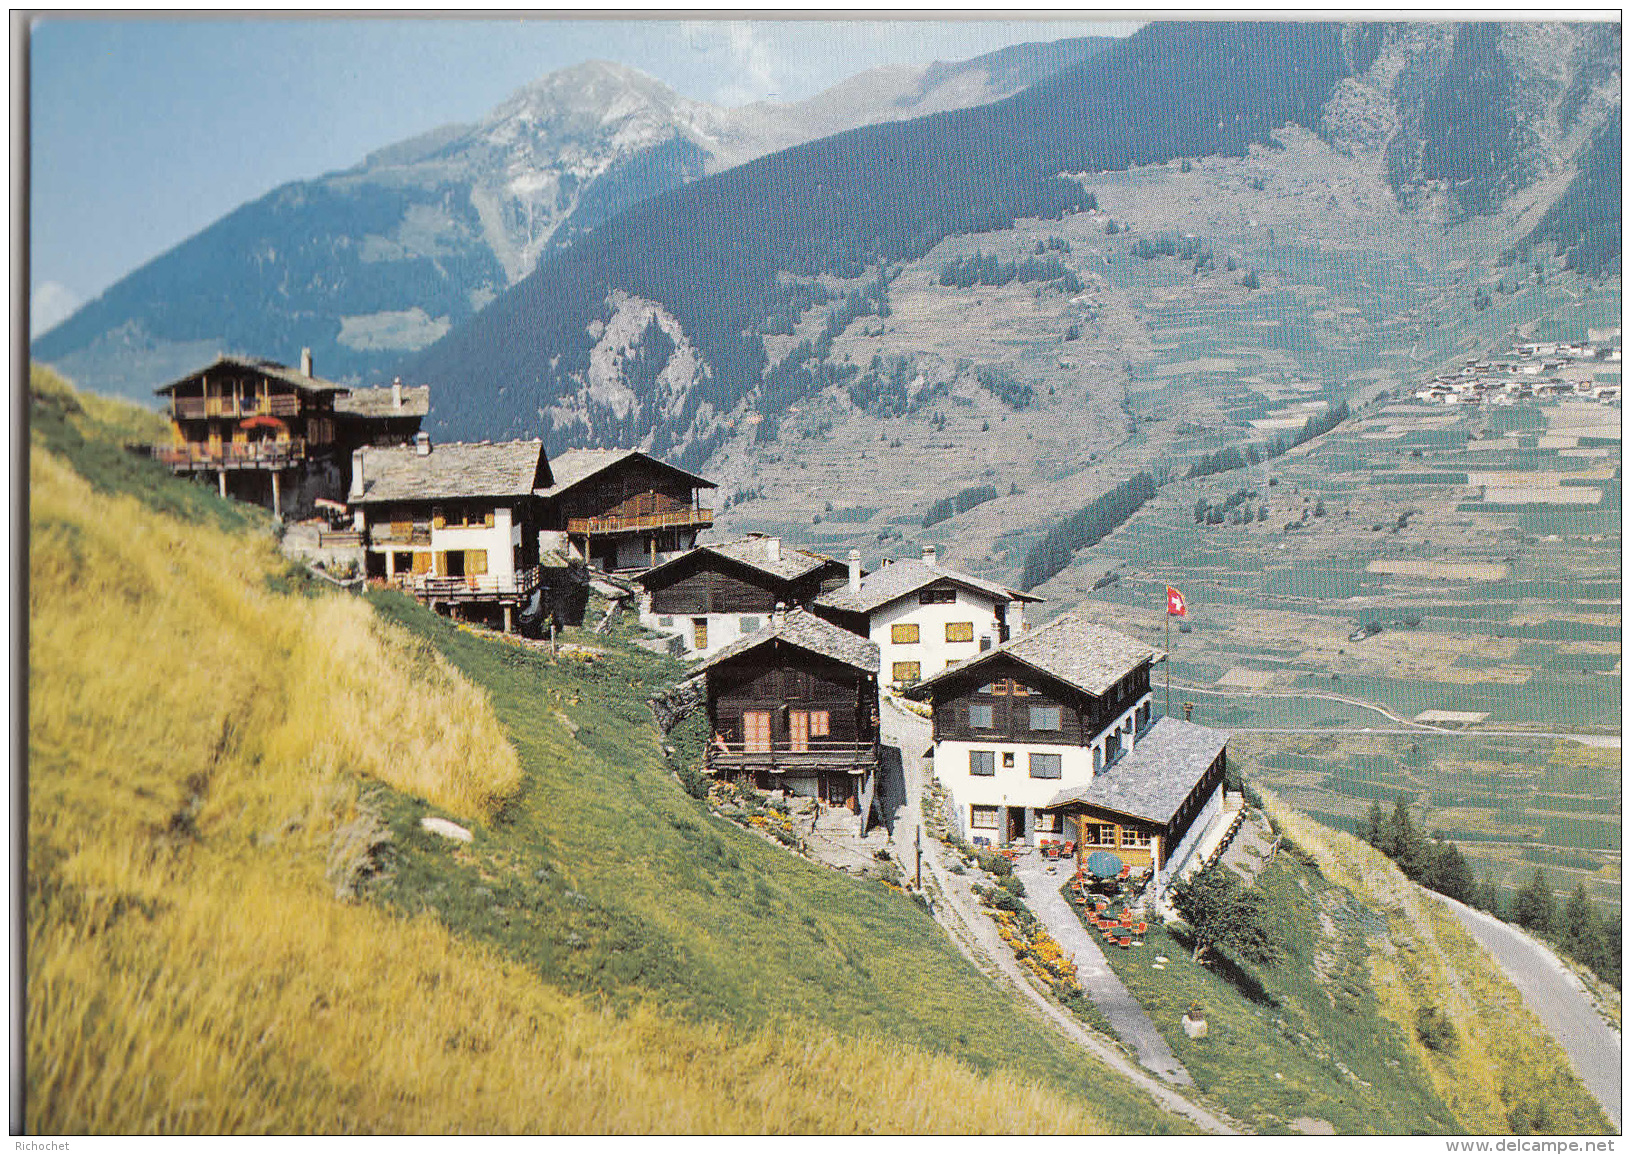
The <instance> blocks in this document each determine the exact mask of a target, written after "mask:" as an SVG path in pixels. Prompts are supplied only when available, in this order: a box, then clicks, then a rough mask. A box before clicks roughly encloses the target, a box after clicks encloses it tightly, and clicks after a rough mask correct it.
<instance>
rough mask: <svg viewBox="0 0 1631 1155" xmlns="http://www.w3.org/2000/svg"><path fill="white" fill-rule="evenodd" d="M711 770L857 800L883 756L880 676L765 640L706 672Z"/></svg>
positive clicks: (843, 801) (767, 784) (845, 800)
mask: <svg viewBox="0 0 1631 1155" xmlns="http://www.w3.org/2000/svg"><path fill="white" fill-rule="evenodd" d="M707 680H708V681H707V686H708V725H709V734H710V738H709V743H708V767H709V769H710V770H711V771H713V772H714V773H717V774H722V775H725V776H727V777H741V776H745V777H750V778H752V779H753V781H754V782H755V784H756V785H758V786H759V787H760V788H762V789H767V788H775V787H782V788H785V789H789V790H792V791H793V792H795V793H802V794H814V795H816V796H818V797H820V798H822V799H823V800H825V801H828V802H832V803H836V804H849V803H851V802H854V801H858V800H859V798H860V796H861V793H862V791H863V789H864V788H865V786H866V782H867V779H868V778H869V776H870V775H871V774H872V773H873V772H874V771H875V770H876V769H877V765H878V759H879V755H880V748H879V726H878V682H877V676H876V675H875V674H872V673H868V672H867V671H865V670H863V669H860V668H858V667H856V666H854V665H851V664H848V663H845V662H841V661H836V660H834V659H832V658H828V657H825V656H823V655H820V654H816V653H812V652H810V651H809V650H806V649H803V648H801V647H799V646H796V645H793V644H790V643H788V642H786V641H783V640H781V639H772V640H770V641H767V642H766V643H765V644H762V645H757V646H753V647H752V648H750V649H747V650H746V651H744V652H742V653H738V654H735V655H733V656H729V657H726V658H724V659H722V660H721V661H719V662H718V663H717V664H715V665H713V666H711V667H710V668H709V669H708V671H707Z"/></svg>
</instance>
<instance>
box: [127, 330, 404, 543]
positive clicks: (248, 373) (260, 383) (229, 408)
mask: <svg viewBox="0 0 1631 1155" xmlns="http://www.w3.org/2000/svg"><path fill="white" fill-rule="evenodd" d="M155 392H157V393H158V394H159V395H160V396H163V397H167V398H168V399H169V416H170V419H171V439H170V441H169V442H167V443H165V444H162V445H154V446H150V447H146V448H145V450H144V451H145V452H150V453H151V454H152V455H153V456H154V457H155V458H157V459H158V460H160V461H162V462H164V463H165V464H166V465H169V466H170V467H171V468H172V469H174V470H175V471H176V472H177V473H188V474H192V475H195V476H206V475H208V474H210V473H214V474H215V475H216V483H217V484H218V485H219V486H220V491H221V496H222V497H228V496H230V497H236V498H238V499H240V500H243V501H252V502H255V503H256V504H259V505H264V506H266V507H267V508H269V509H270V510H271V511H272V512H273V513H274V514H277V515H278V516H280V517H281V516H283V514H284V512H285V511H288V512H291V513H295V514H304V513H306V512H308V511H310V510H311V508H312V507H313V504H314V502H315V501H316V499H318V498H326V499H329V500H338V499H340V498H343V497H344V496H345V494H346V492H347V490H348V489H349V487H350V485H351V477H350V471H351V465H352V461H353V454H354V453H355V451H356V450H357V449H358V448H361V447H363V446H383V445H405V444H409V443H411V442H412V441H413V440H414V437H415V435H416V434H417V433H418V432H419V426H420V423H421V422H422V421H423V420H424V418H425V415H426V414H427V413H428V412H429V411H430V386H429V385H419V386H405V385H403V384H402V381H401V379H400V378H398V379H397V380H396V381H395V382H393V383H392V384H391V385H390V386H386V387H380V388H373V389H355V388H351V387H349V386H346V385H341V384H339V383H338V382H335V381H327V380H324V379H323V378H321V377H317V376H314V375H313V373H312V364H311V352H310V350H302V351H301V358H300V368H299V369H293V368H290V367H289V366H287V365H283V364H280V363H279V362H277V361H268V360H265V359H262V358H250V357H235V356H222V357H218V358H216V360H215V361H214V362H212V363H211V364H209V365H207V366H205V367H204V368H202V369H198V370H195V371H194V372H192V373H189V374H188V375H187V376H185V377H183V378H181V379H180V380H177V381H172V382H171V383H170V384H168V385H163V386H160V387H159V388H158V389H157V390H155Z"/></svg>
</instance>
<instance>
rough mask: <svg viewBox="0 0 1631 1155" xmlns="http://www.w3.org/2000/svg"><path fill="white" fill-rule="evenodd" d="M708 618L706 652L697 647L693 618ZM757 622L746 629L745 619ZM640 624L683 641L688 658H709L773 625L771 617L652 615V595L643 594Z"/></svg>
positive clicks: (747, 615)
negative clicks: (744, 626)
mask: <svg viewBox="0 0 1631 1155" xmlns="http://www.w3.org/2000/svg"><path fill="white" fill-rule="evenodd" d="M663 618H667V619H668V620H669V624H668V625H666V626H665V625H663V624H662V619H663ZM695 618H705V619H706V620H707V622H708V645H707V646H706V647H705V648H703V649H700V650H699V649H698V648H697V646H696V630H695V628H694V627H693V619H695ZM744 618H746V619H750V620H751V621H752V622H756V623H757V624H756V625H753V626H752V628H750V629H747V630H744V629H742V621H743V619H744ZM640 624H641V625H642V626H645V627H646V629H648V630H655V631H656V632H657V633H659V634H671V635H674V636H676V637H679V638H682V639H683V640H684V642H685V656H686V657H687V658H705V657H707V656H708V655H709V654H712V653H713V652H714V651H715V650H718V649H721V648H722V647H725V646H728V645H730V644H731V643H732V642H734V641H737V640H738V639H740V638H743V637H745V636H747V635H748V634H751V633H756V632H758V631H759V630H762V629H764V628H765V627H766V626H768V625H769V624H770V615H769V614H654V613H652V612H651V595H650V594H642V595H641V597H640Z"/></svg>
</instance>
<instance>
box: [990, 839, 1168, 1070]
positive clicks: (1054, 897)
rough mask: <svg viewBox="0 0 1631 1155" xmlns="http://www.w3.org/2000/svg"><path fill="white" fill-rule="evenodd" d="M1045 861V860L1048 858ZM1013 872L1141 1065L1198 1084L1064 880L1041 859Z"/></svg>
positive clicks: (1084, 986)
mask: <svg viewBox="0 0 1631 1155" xmlns="http://www.w3.org/2000/svg"><path fill="white" fill-rule="evenodd" d="M1044 861H1045V860H1044ZM1014 873H1015V874H1017V875H1019V880H1020V881H1021V882H1023V883H1024V884H1025V905H1026V906H1028V907H1030V908H1031V912H1032V913H1033V914H1035V915H1036V917H1037V918H1038V919H1040V920H1041V921H1042V925H1043V926H1045V927H1046V928H1047V930H1048V933H1049V934H1051V935H1052V936H1053V939H1054V941H1055V942H1057V943H1058V944H1059V945H1060V947H1062V948H1063V949H1064V952H1065V953H1066V954H1068V955H1070V956H1071V959H1072V960H1073V961H1074V962H1075V963H1076V977H1077V979H1078V981H1080V982H1081V984H1082V990H1084V991H1086V992H1087V995H1088V997H1089V998H1091V999H1092V1000H1093V1005H1094V1006H1096V1007H1098V1008H1099V1010H1100V1011H1102V1012H1104V1017H1105V1018H1107V1019H1109V1020H1110V1025H1111V1026H1112V1027H1114V1028H1115V1029H1116V1034H1118V1035H1120V1036H1121V1037H1122V1040H1123V1041H1125V1042H1126V1043H1127V1044H1128V1045H1129V1046H1131V1047H1132V1048H1133V1050H1134V1051H1135V1052H1137V1054H1138V1061H1139V1062H1140V1063H1143V1064H1144V1065H1145V1066H1146V1067H1148V1068H1149V1069H1150V1070H1152V1071H1154V1072H1155V1073H1156V1074H1157V1075H1160V1076H1161V1077H1162V1078H1163V1079H1165V1080H1167V1082H1169V1083H1181V1084H1183V1085H1185V1086H1191V1087H1192V1086H1194V1085H1195V1080H1194V1079H1192V1078H1191V1077H1190V1074H1189V1072H1188V1071H1187V1070H1185V1069H1184V1065H1183V1064H1182V1063H1180V1062H1179V1061H1178V1056H1177V1055H1175V1054H1173V1053H1172V1048H1171V1047H1170V1046H1168V1045H1167V1041H1166V1040H1165V1039H1164V1038H1162V1037H1161V1032H1160V1031H1158V1030H1156V1029H1155V1024H1154V1023H1153V1022H1151V1021H1150V1016H1149V1015H1147V1014H1146V1013H1145V1012H1144V1007H1143V1004H1141V1003H1140V1002H1139V1001H1138V1000H1137V999H1136V998H1134V997H1133V994H1132V992H1131V991H1129V990H1128V989H1127V987H1126V986H1125V985H1124V984H1123V983H1122V981H1121V979H1120V978H1119V977H1117V975H1116V972H1115V971H1113V970H1111V969H1110V963H1109V960H1107V959H1106V958H1105V957H1104V951H1103V950H1102V949H1101V948H1100V946H1099V944H1098V943H1097V942H1095V941H1094V940H1093V936H1092V935H1090V934H1088V933H1087V930H1086V929H1085V928H1084V927H1083V926H1082V920H1081V919H1079V918H1077V917H1076V914H1075V912H1074V911H1072V910H1071V909H1070V904H1069V903H1068V902H1066V901H1065V899H1064V896H1063V895H1061V894H1060V893H1059V887H1060V886H1062V885H1063V884H1064V881H1065V879H1064V877H1063V876H1062V875H1059V874H1058V873H1056V872H1050V871H1049V870H1048V868H1047V867H1046V866H1045V865H1043V864H1042V862H1037V861H1027V862H1025V863H1024V864H1023V865H1021V866H1018V867H1016V868H1015V870H1014Z"/></svg>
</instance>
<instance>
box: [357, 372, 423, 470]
mask: <svg viewBox="0 0 1631 1155" xmlns="http://www.w3.org/2000/svg"><path fill="white" fill-rule="evenodd" d="M429 412H430V386H429V385H404V384H402V378H400V377H398V378H397V379H396V380H395V381H393V382H391V384H389V385H380V386H375V387H373V388H366V389H352V390H351V391H350V392H348V393H346V394H345V395H343V396H341V397H337V398H335V401H334V433H335V439H336V440H337V441H338V442H339V443H340V445H341V446H342V447H344V450H345V459H346V461H347V462H349V461H350V458H351V454H352V452H353V451H354V450H356V449H358V448H360V447H362V446H365V445H379V446H386V445H411V444H413V440H414V438H415V437H416V436H417V435H418V433H419V426H420V424H421V423H422V422H423V421H424V419H425V415H426V414H428V413H429ZM350 481H351V479H350V478H349V477H348V478H347V479H346V484H347V486H349V485H350Z"/></svg>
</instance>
